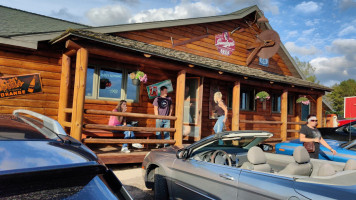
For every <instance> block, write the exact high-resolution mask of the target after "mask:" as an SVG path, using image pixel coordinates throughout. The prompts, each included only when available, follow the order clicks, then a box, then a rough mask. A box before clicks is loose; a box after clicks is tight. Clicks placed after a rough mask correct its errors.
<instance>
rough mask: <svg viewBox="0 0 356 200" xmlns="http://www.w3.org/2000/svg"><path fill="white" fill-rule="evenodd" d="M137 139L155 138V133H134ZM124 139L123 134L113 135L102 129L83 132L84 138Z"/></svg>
mask: <svg viewBox="0 0 356 200" xmlns="http://www.w3.org/2000/svg"><path fill="white" fill-rule="evenodd" d="M134 134H135V137H136V138H145V139H148V138H149V137H150V136H154V135H155V133H154V132H143V131H139V132H136V131H135V132H134ZM90 137H94V138H124V134H123V133H113V132H112V131H106V130H100V129H85V130H83V131H82V138H83V139H85V138H90Z"/></svg>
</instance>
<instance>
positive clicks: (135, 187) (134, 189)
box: [108, 164, 153, 200]
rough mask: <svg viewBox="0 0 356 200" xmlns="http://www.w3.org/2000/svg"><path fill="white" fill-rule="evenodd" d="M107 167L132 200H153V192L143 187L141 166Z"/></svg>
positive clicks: (122, 165)
mask: <svg viewBox="0 0 356 200" xmlns="http://www.w3.org/2000/svg"><path fill="white" fill-rule="evenodd" d="M108 167H109V168H110V169H112V170H113V172H114V174H115V175H116V176H117V177H118V178H119V180H120V181H121V182H122V184H124V186H125V188H126V190H127V191H128V192H129V193H130V195H131V196H132V198H133V199H145V200H146V199H147V200H153V191H152V190H150V189H147V188H146V186H145V182H144V180H143V177H142V168H141V164H121V165H108Z"/></svg>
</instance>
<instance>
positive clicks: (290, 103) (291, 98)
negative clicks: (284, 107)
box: [288, 95, 294, 115]
mask: <svg viewBox="0 0 356 200" xmlns="http://www.w3.org/2000/svg"><path fill="white" fill-rule="evenodd" d="M293 113H294V96H293V95H288V115H293Z"/></svg>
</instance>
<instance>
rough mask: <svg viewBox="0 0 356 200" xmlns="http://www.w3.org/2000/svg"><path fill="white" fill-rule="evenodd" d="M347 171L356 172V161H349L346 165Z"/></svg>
mask: <svg viewBox="0 0 356 200" xmlns="http://www.w3.org/2000/svg"><path fill="white" fill-rule="evenodd" d="M345 170H356V160H352V159H349V160H348V161H347V162H346V164H345V167H344V171H345Z"/></svg>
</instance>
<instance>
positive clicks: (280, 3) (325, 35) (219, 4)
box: [0, 0, 356, 86]
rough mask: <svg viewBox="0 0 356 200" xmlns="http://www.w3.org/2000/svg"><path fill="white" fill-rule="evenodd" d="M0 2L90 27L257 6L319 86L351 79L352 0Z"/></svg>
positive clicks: (354, 42)
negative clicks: (309, 68) (310, 69)
mask: <svg viewBox="0 0 356 200" xmlns="http://www.w3.org/2000/svg"><path fill="white" fill-rule="evenodd" d="M34 2H36V3H34ZM0 5H3V6H7V7H11V8H17V9H20V10H25V11H29V12H33V13H37V14H41V15H45V16H50V17H55V18H60V19H64V20H68V21H73V22H78V23H82V24H86V25H91V26H105V25H116V24H128V23H140V22H148V21H162V20H171V19H183V18H195V17H206V16H215V15H224V14H228V13H231V12H234V11H237V10H240V9H243V8H245V7H248V6H251V5H257V6H258V7H259V8H260V9H261V10H262V11H263V12H264V14H265V16H266V17H267V18H268V20H269V23H270V25H271V26H272V28H273V29H274V30H275V31H277V32H278V33H279V35H280V38H281V41H282V43H283V44H284V45H285V46H286V48H287V49H288V51H289V53H290V54H291V56H292V57H298V58H299V59H300V60H301V61H305V62H310V63H311V65H312V66H313V67H314V68H315V75H316V77H317V79H318V80H319V81H320V83H321V84H323V85H326V86H332V85H334V84H336V83H340V82H341V81H344V80H348V79H355V80H356V64H355V63H356V0H314V1H300V0H160V1H155V0H61V1H58V0H36V1H29V0H0ZM0 20H1V19H0Z"/></svg>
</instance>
